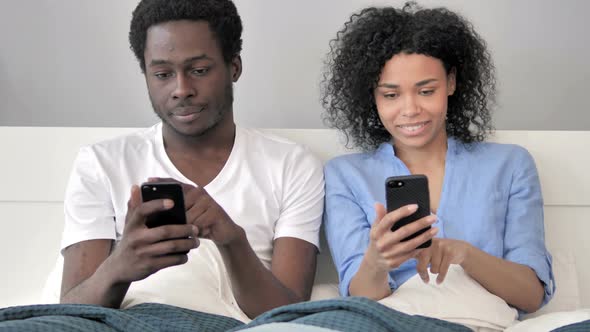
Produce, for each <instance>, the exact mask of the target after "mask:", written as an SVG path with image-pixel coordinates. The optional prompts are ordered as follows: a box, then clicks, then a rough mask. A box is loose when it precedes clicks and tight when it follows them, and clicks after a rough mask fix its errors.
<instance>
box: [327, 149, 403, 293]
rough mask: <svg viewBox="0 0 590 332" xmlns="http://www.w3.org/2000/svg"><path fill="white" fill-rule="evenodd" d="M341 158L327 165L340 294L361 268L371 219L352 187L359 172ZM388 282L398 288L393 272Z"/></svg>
mask: <svg viewBox="0 0 590 332" xmlns="http://www.w3.org/2000/svg"><path fill="white" fill-rule="evenodd" d="M339 161H340V159H338V158H337V159H334V160H332V161H330V162H329V163H327V164H326V166H325V168H324V177H325V181H326V202H325V210H324V228H325V232H326V239H327V241H328V245H329V247H330V251H331V254H332V258H333V260H334V264H335V265H336V269H337V271H338V277H339V279H340V284H339V290H340V294H341V295H342V296H348V295H349V286H350V282H351V280H352V278H353V277H354V275H355V274H356V273H357V272H358V269H359V267H360V265H361V262H362V260H363V256H364V254H365V251H366V249H367V246H368V244H369V233H370V230H371V223H370V221H369V220H368V217H367V214H366V213H365V211H364V210H363V209H362V207H361V206H360V205H359V202H360V201H361V199H360V198H359V197H356V196H355V194H354V191H353V189H352V188H351V187H352V186H353V185H354V184H353V183H352V181H354V179H355V177H356V175H354V174H348V173H349V172H347V168H346V166H345V165H339ZM343 164H344V163H343ZM339 166H342V167H339ZM389 285H390V287H391V288H392V289H393V288H395V283H394V281H393V279H392V277H391V275H389Z"/></svg>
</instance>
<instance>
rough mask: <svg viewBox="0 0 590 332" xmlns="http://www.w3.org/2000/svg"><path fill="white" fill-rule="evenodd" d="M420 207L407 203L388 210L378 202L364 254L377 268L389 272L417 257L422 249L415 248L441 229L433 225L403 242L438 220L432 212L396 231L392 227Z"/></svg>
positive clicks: (375, 268) (369, 262) (376, 269)
mask: <svg viewBox="0 0 590 332" xmlns="http://www.w3.org/2000/svg"><path fill="white" fill-rule="evenodd" d="M417 209H418V206H417V205H407V206H404V207H401V208H399V209H397V210H394V211H392V212H390V213H387V214H386V211H385V207H384V206H383V205H382V204H379V203H378V204H376V205H375V212H376V214H377V217H376V220H375V222H374V223H373V226H372V227H371V233H370V241H369V248H368V249H367V252H366V254H365V260H366V261H367V263H368V264H369V265H370V266H372V267H373V269H374V270H375V271H378V272H381V271H386V272H389V271H390V270H391V269H394V268H397V267H399V266H400V265H401V264H403V263H404V262H405V261H407V260H408V259H411V258H414V257H416V256H417V255H418V254H419V253H420V251H421V249H416V248H417V247H418V246H420V245H421V244H422V243H424V242H426V241H428V240H431V239H432V238H433V237H434V236H435V235H436V233H437V232H438V229H437V228H432V229H431V230H429V231H427V232H424V233H422V234H420V235H418V236H417V237H415V238H413V239H411V240H408V241H404V242H402V240H403V239H405V238H407V237H408V236H410V235H412V234H414V233H416V232H418V231H419V230H421V229H424V228H427V227H429V226H430V225H432V224H433V223H434V222H435V221H436V216H432V215H431V216H427V217H424V218H421V219H419V220H417V221H414V222H412V223H410V224H408V225H405V226H403V227H401V228H400V229H398V230H396V231H395V232H392V231H391V227H392V226H393V225H394V224H395V223H396V222H398V221H399V220H401V219H402V218H404V217H407V216H410V215H412V213H414V212H416V210H417Z"/></svg>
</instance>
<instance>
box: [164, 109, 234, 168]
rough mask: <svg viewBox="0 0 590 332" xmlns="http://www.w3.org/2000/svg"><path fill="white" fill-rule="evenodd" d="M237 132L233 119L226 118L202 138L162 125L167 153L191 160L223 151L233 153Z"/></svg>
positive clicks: (201, 136) (230, 117) (229, 116)
mask: <svg viewBox="0 0 590 332" xmlns="http://www.w3.org/2000/svg"><path fill="white" fill-rule="evenodd" d="M235 132H236V125H235V123H234V121H233V117H232V116H231V115H228V116H226V117H224V119H223V120H221V121H220V122H219V123H218V124H217V125H216V126H215V127H213V128H210V129H209V130H207V131H206V132H205V133H203V134H202V135H200V136H186V135H181V134H179V133H178V132H176V131H175V130H174V129H172V128H170V127H169V126H168V125H167V124H165V123H164V124H163V125H162V135H163V139H164V147H165V148H166V152H167V153H168V154H169V155H171V154H174V155H176V154H182V155H184V156H186V157H189V158H195V157H196V158H199V157H204V156H206V155H210V154H218V153H219V152H222V151H231V149H232V147H233V144H234V138H235Z"/></svg>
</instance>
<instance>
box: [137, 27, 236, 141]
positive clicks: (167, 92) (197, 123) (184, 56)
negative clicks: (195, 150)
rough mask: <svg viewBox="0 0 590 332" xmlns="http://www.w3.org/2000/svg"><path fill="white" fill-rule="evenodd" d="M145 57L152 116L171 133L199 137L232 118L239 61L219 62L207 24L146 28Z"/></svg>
mask: <svg viewBox="0 0 590 332" xmlns="http://www.w3.org/2000/svg"><path fill="white" fill-rule="evenodd" d="M144 57H145V64H146V69H145V76H146V82H147V87H148V92H149V95H150V100H151V102H152V106H153V108H154V111H155V112H156V114H157V115H158V116H159V117H160V118H161V119H162V121H163V122H164V125H166V126H168V127H169V128H170V129H172V130H173V131H175V132H176V133H178V134H181V135H184V136H200V135H202V134H204V133H206V132H207V131H208V130H209V129H211V128H214V127H215V126H216V125H217V124H218V123H219V122H221V121H222V120H223V119H224V118H226V117H227V115H228V114H231V112H232V102H233V94H232V82H235V81H237V80H238V78H239V76H240V73H241V61H240V58H239V57H235V58H234V59H233V60H232V62H231V63H230V64H229V65H228V64H227V63H226V62H225V61H224V59H223V55H222V53H221V48H220V47H219V43H218V42H217V39H216V38H215V36H214V35H213V33H212V31H211V30H210V29H209V25H208V23H207V22H204V21H188V20H183V21H171V22H166V23H162V24H158V25H154V26H152V27H150V28H149V29H148V31H147V38H146V46H145V53H144Z"/></svg>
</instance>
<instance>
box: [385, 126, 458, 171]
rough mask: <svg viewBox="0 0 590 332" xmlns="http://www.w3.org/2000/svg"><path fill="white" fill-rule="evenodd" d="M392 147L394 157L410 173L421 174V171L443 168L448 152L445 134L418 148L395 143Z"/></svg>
mask: <svg viewBox="0 0 590 332" xmlns="http://www.w3.org/2000/svg"><path fill="white" fill-rule="evenodd" d="M394 146H395V154H396V156H397V157H398V158H399V159H400V160H401V161H403V162H404V164H406V166H407V167H408V168H409V169H410V171H411V172H412V173H415V171H418V172H420V173H423V172H424V171H423V170H428V169H432V168H434V167H440V166H443V167H444V164H445V159H446V156H447V150H448V142H447V135H446V133H445V134H444V135H439V137H438V138H437V139H435V140H433V141H431V142H430V143H429V144H427V145H425V146H422V147H419V148H416V147H411V146H406V145H402V144H395V143H394Z"/></svg>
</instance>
